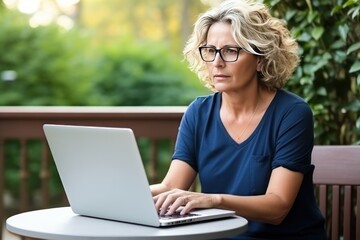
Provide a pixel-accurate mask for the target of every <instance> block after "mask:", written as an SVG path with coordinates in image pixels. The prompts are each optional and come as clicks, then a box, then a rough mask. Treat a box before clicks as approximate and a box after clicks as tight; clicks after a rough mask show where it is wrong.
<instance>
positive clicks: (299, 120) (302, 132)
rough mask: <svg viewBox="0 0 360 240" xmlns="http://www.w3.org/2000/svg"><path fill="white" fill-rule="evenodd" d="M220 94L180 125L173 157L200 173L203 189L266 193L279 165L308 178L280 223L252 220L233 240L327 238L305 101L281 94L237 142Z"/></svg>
mask: <svg viewBox="0 0 360 240" xmlns="http://www.w3.org/2000/svg"><path fill="white" fill-rule="evenodd" d="M220 106H221V93H214V94H211V95H208V96H204V97H198V98H197V99H196V100H194V101H193V102H192V103H191V104H190V105H189V107H188V109H187V110H186V112H185V114H184V116H183V118H182V120H181V123H180V127H179V132H178V137H177V141H176V146H175V152H174V155H173V159H178V160H182V161H185V162H186V163H188V164H189V165H190V166H191V167H192V168H193V169H194V170H195V171H197V172H198V175H199V180H200V184H201V191H202V192H204V193H224V194H233V195H240V196H253V195H261V194H264V193H265V192H266V188H267V185H268V182H269V179H270V174H271V171H272V170H273V169H275V168H277V167H279V166H282V167H285V168H287V169H290V170H292V171H297V172H301V173H303V174H304V180H303V183H302V185H301V188H300V191H299V193H298V196H297V198H296V200H295V202H294V205H293V207H292V209H291V210H290V212H289V213H288V215H287V217H286V218H285V219H284V221H283V222H282V223H281V224H280V225H272V224H266V223H261V222H255V221H249V225H248V231H247V232H246V233H245V234H242V235H240V236H238V237H237V238H236V237H235V238H234V239H316V240H319V239H325V231H324V219H323V216H322V215H321V212H320V211H319V209H318V206H317V204H316V200H315V196H314V188H313V182H312V175H313V170H314V166H313V165H312V164H311V152H312V148H313V142H314V141H313V140H314V136H313V131H314V129H313V115H312V111H311V109H310V107H309V106H308V104H307V103H306V102H305V101H304V100H303V99H301V98H300V97H298V96H296V95H295V94H292V93H290V92H287V91H284V90H278V91H277V93H276V95H275V97H274V99H273V100H272V102H271V104H270V105H269V107H268V109H267V110H266V112H265V114H264V116H263V118H262V119H261V121H260V123H259V125H258V126H257V128H256V129H255V130H254V132H253V133H252V134H251V135H250V136H249V137H248V139H246V140H245V141H244V142H242V143H240V144H238V143H237V142H235V141H234V140H233V139H232V138H231V136H230V135H229V134H228V132H227V131H226V129H225V127H224V125H223V124H222V121H221V119H220Z"/></svg>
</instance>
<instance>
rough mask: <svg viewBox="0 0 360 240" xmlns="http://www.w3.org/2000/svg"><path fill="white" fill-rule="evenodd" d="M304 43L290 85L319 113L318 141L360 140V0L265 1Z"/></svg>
mask: <svg viewBox="0 0 360 240" xmlns="http://www.w3.org/2000/svg"><path fill="white" fill-rule="evenodd" d="M264 2H265V3H267V4H268V5H270V6H271V11H272V13H273V14H274V15H275V16H277V17H279V18H283V19H285V20H286V22H287V24H288V27H289V28H290V29H291V30H292V32H293V34H294V36H295V37H296V38H297V39H298V41H299V44H300V54H301V56H302V59H301V64H300V66H299V67H298V69H297V71H296V72H295V74H294V76H293V78H292V79H291V80H290V81H289V83H288V85H287V87H288V89H290V90H292V91H294V92H296V93H298V94H299V95H300V96H303V97H304V98H305V99H306V100H307V101H308V102H309V104H310V105H311V107H312V109H313V111H314V116H315V133H316V136H315V137H316V143H317V144H352V143H358V144H359V143H360V142H359V140H360V114H359V113H360V98H359V91H360V21H359V19H360V13H359V11H360V1H359V0H348V1H344V0H337V1H335V0H313V1H310V0H307V1H290V0H284V1H278V0H264Z"/></svg>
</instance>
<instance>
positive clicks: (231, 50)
mask: <svg viewBox="0 0 360 240" xmlns="http://www.w3.org/2000/svg"><path fill="white" fill-rule="evenodd" d="M237 52H238V50H237V49H236V48H227V49H225V53H226V54H236V53H237Z"/></svg>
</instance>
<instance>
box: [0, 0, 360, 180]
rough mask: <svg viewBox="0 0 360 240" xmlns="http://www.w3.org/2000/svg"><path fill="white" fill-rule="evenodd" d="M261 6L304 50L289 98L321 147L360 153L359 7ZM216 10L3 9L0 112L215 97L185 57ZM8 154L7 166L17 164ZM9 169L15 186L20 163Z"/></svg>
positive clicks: (68, 4) (158, 1) (17, 4)
mask: <svg viewBox="0 0 360 240" xmlns="http://www.w3.org/2000/svg"><path fill="white" fill-rule="evenodd" d="M262 1H263V2H264V3H265V4H267V5H268V6H270V7H271V12H272V13H273V14H274V15H275V16H277V17H279V18H282V19H284V21H286V23H287V24H288V27H289V28H290V29H291V30H292V33H293V35H294V36H295V37H296V38H297V39H298V41H299V44H300V50H301V51H300V54H301V64H300V66H299V67H298V68H297V70H296V72H295V73H294V75H293V77H292V79H291V80H290V81H289V82H288V84H287V85H286V88H287V89H288V90H290V91H293V92H295V93H297V94H298V95H300V96H301V97H303V98H304V99H305V100H306V101H307V102H308V103H309V104H310V106H311V108H312V110H313V112H314V117H315V143H316V144H360V114H359V113H360V94H359V91H360V0H304V1H292V0H262ZM216 2H219V0H202V1H200V0H198V1H193V0H178V1H174V0H173V1H171V0H170V1H169V0H152V1H145V0H106V1H103V0H0V52H1V55H0V74H1V75H0V106H145V105H154V106H155V105H156V106H165V105H187V104H189V103H190V101H192V100H193V99H194V98H195V97H196V96H198V95H202V94H207V93H209V92H208V90H207V89H205V88H204V87H203V86H201V84H200V81H199V80H198V79H197V78H196V76H195V75H194V74H193V73H191V72H190V71H189V70H188V68H187V66H186V64H185V63H184V62H183V61H182V54H181V52H182V48H183V46H184V43H185V42H186V39H187V38H188V36H189V34H190V32H191V30H192V25H193V23H194V21H195V20H196V18H197V16H198V15H199V14H200V13H201V12H203V11H204V10H206V9H207V8H208V7H209V6H211V5H212V4H216ZM8 144H9V146H7V147H6V153H5V154H6V155H7V159H9V158H10V159H14V158H18V146H17V143H16V142H9V143H8ZM29 144H30V145H33V146H32V149H33V151H32V152H29V158H33V159H39V155H40V150H39V147H37V145H36V143H31V142H30V143H29ZM166 148H167V149H168V147H166ZM144 149H146V148H144ZM163 161H166V162H168V161H169V156H168V155H166V156H165V160H163ZM30 162H34V165H31V166H30V168H33V172H36V171H38V168H39V165H38V163H36V161H35V160H34V161H32V160H31V159H30ZM6 164H8V165H7V167H6V174H7V178H8V179H10V180H9V181H6V182H8V184H12V183H13V184H14V185H16V184H17V182H16V180H15V179H14V180H11V179H12V178H15V175H14V174H15V172H16V170H15V169H18V167H17V166H16V164H18V163H16V161H12V162H10V163H6ZM11 169H13V171H12V170H11ZM37 184H38V183H37Z"/></svg>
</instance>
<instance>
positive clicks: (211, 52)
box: [199, 46, 242, 62]
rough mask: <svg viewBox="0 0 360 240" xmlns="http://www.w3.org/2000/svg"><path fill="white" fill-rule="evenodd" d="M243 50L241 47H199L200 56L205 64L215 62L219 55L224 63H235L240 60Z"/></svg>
mask: <svg viewBox="0 0 360 240" xmlns="http://www.w3.org/2000/svg"><path fill="white" fill-rule="evenodd" d="M241 50H242V48H241V47H230V46H227V47H223V48H215V47H208V46H202V47H199V51H200V56H201V58H202V60H204V61H205V62H213V61H214V60H215V57H216V54H217V53H219V54H220V57H221V59H222V60H223V61H224V62H235V61H237V60H238V57H239V52H240V51H241Z"/></svg>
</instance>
